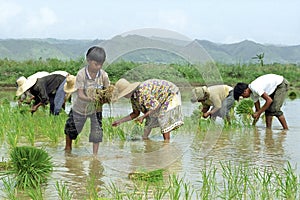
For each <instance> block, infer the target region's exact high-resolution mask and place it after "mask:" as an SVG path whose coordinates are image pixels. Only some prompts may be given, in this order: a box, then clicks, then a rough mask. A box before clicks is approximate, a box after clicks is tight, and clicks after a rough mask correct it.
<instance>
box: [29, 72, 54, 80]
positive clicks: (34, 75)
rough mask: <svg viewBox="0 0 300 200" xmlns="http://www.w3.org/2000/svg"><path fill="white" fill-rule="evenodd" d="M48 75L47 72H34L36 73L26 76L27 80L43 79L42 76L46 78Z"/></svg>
mask: <svg viewBox="0 0 300 200" xmlns="http://www.w3.org/2000/svg"><path fill="white" fill-rule="evenodd" d="M48 75H50V74H49V72H46V71H41V72H36V73H34V74H32V75H30V76H28V77H27V79H29V78H35V79H37V78H43V77H44V76H48Z"/></svg>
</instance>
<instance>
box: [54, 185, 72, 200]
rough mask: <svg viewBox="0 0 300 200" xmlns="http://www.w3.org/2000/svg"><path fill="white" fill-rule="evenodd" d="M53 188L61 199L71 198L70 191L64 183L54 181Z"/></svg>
mask: <svg viewBox="0 0 300 200" xmlns="http://www.w3.org/2000/svg"><path fill="white" fill-rule="evenodd" d="M55 188H56V190H57V191H58V196H59V198H60V199H61V200H72V196H73V194H72V192H71V191H70V190H69V189H68V188H67V186H66V184H63V183H62V182H58V181H56V183H55Z"/></svg>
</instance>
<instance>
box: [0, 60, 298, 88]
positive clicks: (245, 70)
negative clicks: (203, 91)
mask: <svg viewBox="0 0 300 200" xmlns="http://www.w3.org/2000/svg"><path fill="white" fill-rule="evenodd" d="M85 64H86V63H85V60H84V58H80V59H78V60H68V61H66V60H59V59H56V58H49V59H46V60H42V59H40V60H25V61H14V60H8V59H0V86H15V81H16V79H17V78H19V77H20V76H25V77H28V76H30V75H31V74H33V73H35V72H38V71H48V72H52V71H56V70H64V71H67V72H69V73H71V74H73V75H76V74H77V72H78V70H79V69H81V68H82V67H83V66H84V65H85ZM212 65H213V66H215V67H214V68H215V69H214V70H217V72H216V71H211V70H212ZM103 68H104V69H105V70H106V72H107V73H108V75H109V77H110V80H111V82H112V83H115V82H116V81H117V80H118V79H120V78H122V77H124V76H126V78H131V79H133V80H146V79H149V78H162V79H167V80H170V81H174V82H175V83H181V82H188V83H189V84H192V85H203V84H207V83H206V82H207V80H205V79H207V77H210V79H212V80H209V82H211V83H220V81H223V83H225V84H228V85H235V84H236V83H237V82H245V83H250V82H251V81H252V80H254V79H255V78H257V77H258V76H261V75H264V74H267V73H275V74H279V75H283V76H284V77H285V78H286V79H287V80H288V81H289V82H290V83H291V86H292V87H300V67H299V65H296V64H280V63H273V64H264V66H263V67H262V66H258V65H257V64H240V63H237V64H224V63H206V64H202V65H201V66H194V65H190V64H183V63H182V64H178V63H177V64H174V63H173V64H155V63H136V62H132V61H124V60H118V61H117V62H114V63H110V64H109V65H105V66H104V67H103ZM219 73H220V76H221V77H219V76H218V74H219ZM203 76H205V77H203ZM219 79H222V80H219Z"/></svg>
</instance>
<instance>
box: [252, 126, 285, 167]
mask: <svg viewBox="0 0 300 200" xmlns="http://www.w3.org/2000/svg"><path fill="white" fill-rule="evenodd" d="M285 139H286V131H285V130H281V131H279V132H274V131H273V130H272V129H268V128H266V129H265V130H262V131H259V130H258V129H257V128H256V129H254V140H253V145H254V151H253V158H254V159H255V163H256V164H258V165H260V166H262V167H276V166H278V167H282V166H284V164H285V161H286V160H287V158H286V157H285V154H284V152H285V150H284V142H285Z"/></svg>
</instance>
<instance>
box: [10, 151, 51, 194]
mask: <svg viewBox="0 0 300 200" xmlns="http://www.w3.org/2000/svg"><path fill="white" fill-rule="evenodd" d="M9 162H10V165H11V168H9V170H7V171H6V172H5V174H6V175H13V176H14V178H15V181H16V186H17V187H18V188H21V189H26V188H36V187H39V186H40V185H41V184H42V183H46V182H47V180H48V178H49V176H50V173H51V172H52V168H53V164H52V162H51V157H50V156H49V155H48V153H47V152H46V151H45V150H43V149H37V148H35V147H29V146H22V147H15V148H13V149H12V150H11V152H10V161H9Z"/></svg>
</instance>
